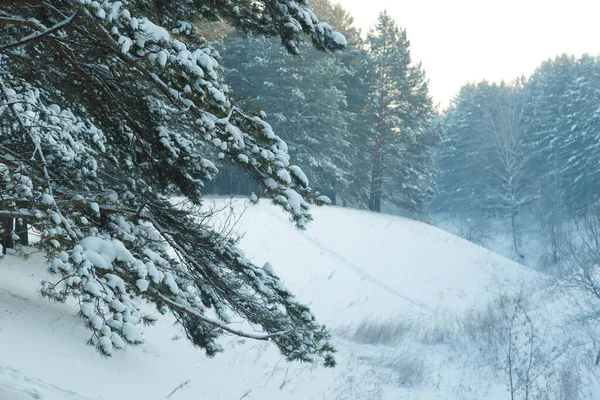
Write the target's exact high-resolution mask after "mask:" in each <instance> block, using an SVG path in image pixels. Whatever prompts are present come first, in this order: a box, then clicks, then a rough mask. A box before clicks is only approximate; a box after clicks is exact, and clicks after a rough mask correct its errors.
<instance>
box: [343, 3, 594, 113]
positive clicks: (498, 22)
mask: <svg viewBox="0 0 600 400" xmlns="http://www.w3.org/2000/svg"><path fill="white" fill-rule="evenodd" d="M337 1H338V2H339V3H340V4H341V5H342V6H343V7H344V8H345V9H347V10H348V11H349V12H350V13H351V14H352V16H353V17H354V21H355V24H356V26H357V27H359V28H361V29H362V31H363V34H364V33H366V31H367V29H368V28H369V27H370V26H372V25H373V24H374V23H375V21H376V19H377V14H378V13H379V11H381V10H383V9H386V10H387V11H388V12H389V13H390V14H391V15H392V17H393V18H394V19H395V20H396V22H397V23H398V25H399V26H401V27H404V28H406V31H407V34H408V39H409V40H410V43H411V45H410V48H411V53H412V57H413V61H419V60H420V61H422V62H423V66H424V68H425V71H426V73H427V77H428V78H429V81H430V92H431V94H432V96H433V98H434V100H435V101H436V102H439V103H441V104H442V105H443V106H445V105H447V103H448V101H449V100H450V99H451V98H452V97H454V95H455V94H456V92H457V91H458V90H459V89H460V87H461V86H462V85H463V84H465V83H467V82H472V81H479V80H482V79H488V80H491V81H500V80H502V79H504V80H508V81H510V80H512V79H514V78H516V77H518V76H520V75H522V74H526V75H529V74H531V73H532V72H533V71H534V70H535V68H536V67H537V66H538V65H539V64H540V63H541V62H542V61H544V60H547V59H548V58H554V56H556V55H559V54H561V53H568V54H574V55H576V56H579V55H581V54H583V53H591V54H599V53H600V1H598V0H545V1H542V0H502V1H498V0H496V1H494V2H492V1H489V0H488V1H486V0H337Z"/></svg>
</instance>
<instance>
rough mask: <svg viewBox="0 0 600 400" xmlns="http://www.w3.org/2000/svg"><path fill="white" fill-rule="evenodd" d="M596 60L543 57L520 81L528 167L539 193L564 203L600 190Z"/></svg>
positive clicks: (599, 65) (588, 198)
mask: <svg viewBox="0 0 600 400" xmlns="http://www.w3.org/2000/svg"><path fill="white" fill-rule="evenodd" d="M599 85H600V61H599V59H598V57H594V56H588V55H585V56H583V57H581V58H579V59H576V58H574V57H571V56H567V55H562V56H560V57H557V58H556V59H554V60H549V61H547V62H545V63H543V64H542V65H541V66H540V67H539V68H538V69H537V70H536V71H535V73H534V74H533V75H532V77H531V79H530V80H529V82H528V83H527V85H526V86H525V90H526V92H525V95H526V99H525V104H526V107H525V110H524V118H525V121H526V129H527V144H528V151H530V152H531V154H532V156H533V158H532V163H531V168H532V169H535V173H536V175H538V176H539V180H540V189H541V190H542V193H541V195H542V196H543V197H545V198H550V197H551V196H554V195H557V196H558V199H559V201H560V203H561V204H563V207H562V208H563V209H566V210H568V211H569V212H571V211H576V210H578V209H581V208H582V207H584V206H585V205H586V204H589V203H594V202H597V201H598V199H599V195H600V192H599V191H598V187H599V185H600V173H599V171H600V147H599V146H598V143H599V140H600V137H599V133H598V132H599V129H600V112H599V109H598V105H599V104H600V93H599V92H598V87H600V86H599Z"/></svg>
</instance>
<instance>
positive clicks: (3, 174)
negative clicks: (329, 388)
mask: <svg viewBox="0 0 600 400" xmlns="http://www.w3.org/2000/svg"><path fill="white" fill-rule="evenodd" d="M218 19H223V20H225V21H227V23H228V24H230V25H231V26H233V27H235V28H236V29H238V30H241V31H244V32H252V33H253V34H255V35H265V36H269V37H273V36H278V37H279V38H280V40H281V42H282V44H283V46H284V47H285V48H286V49H287V50H288V51H289V52H291V53H297V52H298V51H299V49H300V42H301V39H302V35H303V34H306V35H308V36H310V39H311V41H312V43H313V45H314V46H315V47H316V48H318V49H320V50H334V49H339V48H342V47H343V46H344V43H345V39H344V37H343V35H341V34H340V33H337V32H335V31H333V29H332V28H331V27H330V26H329V25H327V24H325V23H323V22H319V21H318V19H317V17H316V16H315V15H314V14H313V13H312V12H311V11H310V10H309V9H308V8H307V7H306V5H305V2H303V1H294V0H252V1H250V0H233V1H227V2H221V1H203V2H189V1H163V0H158V1H154V0H153V1H150V0H136V1H133V0H123V1H109V0H106V1H90V0H56V1H55V0H52V1H50V0H35V1H27V2H24V1H20V0H7V1H4V2H2V9H1V10H0V25H2V35H0V216H3V217H10V218H19V219H22V220H24V221H26V222H27V223H28V224H30V225H32V226H33V227H34V228H35V229H36V230H37V231H38V232H39V233H40V235H41V242H40V244H39V246H40V247H41V248H42V249H43V250H44V251H45V252H46V253H47V255H48V265H49V270H50V272H51V273H52V274H53V275H54V276H55V279H53V280H51V281H47V282H43V283H42V290H41V291H42V294H43V295H44V296H46V297H49V298H51V299H53V300H57V301H64V300H66V299H68V298H75V299H76V300H77V302H78V304H79V306H80V310H81V315H82V318H83V319H84V321H85V323H86V324H87V326H88V327H89V328H90V330H91V331H92V337H91V340H90V341H91V343H93V344H94V345H96V346H97V347H98V349H99V350H100V351H101V352H102V353H104V354H106V355H110V354H112V353H113V352H114V351H115V349H121V348H123V347H124V346H125V345H126V344H136V343H139V342H140V341H141V339H142V336H141V333H140V329H141V326H142V323H144V322H152V321H154V319H155V316H153V315H148V314H146V313H145V312H143V311H142V310H143V308H144V307H142V303H143V302H144V301H146V302H151V303H154V304H155V305H156V307H157V310H158V311H159V312H161V313H167V312H169V313H172V314H173V315H174V316H175V318H176V319H177V320H178V321H179V323H181V325H182V326H183V327H184V328H185V331H186V333H187V335H188V337H189V339H190V340H191V341H192V342H193V343H194V344H195V345H198V346H200V347H201V348H203V349H205V350H206V352H207V354H209V355H213V354H215V353H216V352H218V351H220V350H221V348H220V346H219V344H218V338H219V337H220V336H222V335H223V334H225V333H229V334H234V335H239V336H243V337H247V338H252V339H259V340H271V341H273V342H274V343H275V344H276V345H277V346H278V347H279V349H280V350H281V352H282V353H283V354H284V355H285V357H286V358H287V359H288V360H301V361H313V360H317V359H321V360H324V362H325V363H326V364H327V365H332V364H333V362H334V361H333V357H332V354H333V351H334V350H333V348H332V346H331V345H330V343H329V342H328V338H329V333H328V331H327V330H326V329H325V327H324V326H322V325H320V324H319V323H317V322H316V321H315V318H314V316H313V315H312V314H311V312H310V310H309V309H308V308H307V307H306V306H305V305H302V304H300V303H299V302H298V301H297V300H296V299H295V298H294V296H293V295H292V294H291V293H290V292H289V291H288V290H287V289H286V288H285V287H284V286H283V285H282V283H281V281H280V280H279V279H278V278H277V277H276V276H275V275H274V274H273V272H272V270H271V269H268V268H266V269H263V268H260V267H257V266H255V265H253V264H252V263H251V262H250V261H249V260H248V259H247V258H246V257H245V256H244V255H243V253H242V252H241V250H240V249H238V248H237V247H236V246H235V242H234V240H233V239H232V238H230V237H227V236H223V235H221V234H220V233H219V232H217V231H215V230H214V228H212V226H213V224H211V222H210V218H211V215H210V213H209V212H207V211H206V210H205V209H203V208H201V204H202V193H203V187H204V183H205V182H206V181H207V180H210V179H211V178H212V177H213V176H214V175H215V174H217V172H218V171H217V169H216V167H215V164H214V158H218V159H229V160H231V162H233V163H235V164H236V165H237V166H239V168H240V169H241V170H243V171H244V172H245V173H247V174H249V175H251V176H252V177H253V178H254V179H255V180H256V181H257V182H258V183H259V184H260V185H261V187H262V188H264V193H263V194H264V196H267V197H270V198H271V199H272V200H273V202H274V203H276V204H278V205H279V206H281V207H283V208H284V209H285V210H286V211H287V212H288V213H289V215H290V218H291V219H292V220H293V221H294V222H295V223H296V224H297V225H298V226H299V227H300V228H302V227H304V226H305V225H306V223H307V222H309V221H310V219H311V216H310V213H309V204H311V203H316V204H322V203H324V202H326V201H327V199H326V198H324V197H318V196H315V195H314V194H313V191H312V189H311V188H310V187H309V184H308V181H307V179H306V177H305V175H304V173H303V172H302V171H301V169H300V168H299V167H297V166H296V165H294V164H293V163H292V160H291V159H290V156H289V153H288V148H287V145H286V144H285V142H284V141H283V140H282V139H280V137H279V136H278V135H277V134H276V132H274V131H273V129H272V128H271V126H270V125H269V124H268V123H266V122H265V121H264V118H263V115H262V114H260V113H252V112H251V111H247V110H244V109H242V108H240V107H238V106H235V105H233V104H232V103H231V101H230V98H229V88H228V87H227V85H225V84H224V83H223V80H222V78H221V76H220V73H219V61H218V60H219V55H218V53H217V52H216V51H215V50H214V49H213V48H211V46H209V45H208V44H207V43H206V41H205V40H204V39H203V38H202V37H200V36H198V35H197V34H196V32H195V29H194V26H195V25H197V24H202V23H203V22H204V21H211V20H218ZM213 157H214V158H213ZM175 191H177V192H178V193H181V194H183V196H184V198H185V201H184V202H182V203H180V204H173V202H172V201H171V199H170V196H171V195H172V194H173V193H174V192H175ZM233 318H235V319H238V320H239V319H240V318H241V319H243V320H245V321H246V322H247V326H248V327H253V328H254V329H250V330H245V331H244V330H240V329H237V328H233V327H231V325H230V324H229V323H230V322H231V321H232V319H233Z"/></svg>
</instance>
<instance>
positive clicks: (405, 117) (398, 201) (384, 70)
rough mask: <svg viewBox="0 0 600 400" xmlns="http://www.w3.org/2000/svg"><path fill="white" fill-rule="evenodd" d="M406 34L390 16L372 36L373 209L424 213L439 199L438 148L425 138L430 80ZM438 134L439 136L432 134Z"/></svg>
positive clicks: (369, 37)
mask: <svg viewBox="0 0 600 400" xmlns="http://www.w3.org/2000/svg"><path fill="white" fill-rule="evenodd" d="M409 46H410V43H409V41H408V38H407V34H406V30H404V29H401V28H399V27H398V26H397V25H396V23H395V21H394V20H393V19H392V18H391V17H390V15H389V14H387V13H386V12H385V11H384V12H382V13H380V14H379V17H378V20H377V23H376V24H375V27H374V28H373V29H372V30H371V31H370V32H369V34H368V35H367V50H368V54H369V59H370V66H369V74H370V76H371V93H372V98H371V102H370V105H369V109H368V115H370V116H371V118H370V125H371V132H372V138H373V150H372V151H373V156H372V167H371V168H372V173H371V189H370V201H369V208H370V209H371V210H373V211H380V210H381V204H382V203H384V202H387V203H391V204H394V205H397V206H399V207H401V208H403V209H405V210H409V211H416V212H422V211H424V210H425V209H426V206H427V203H428V201H429V200H430V199H431V197H432V196H433V194H434V190H433V187H432V177H433V165H434V163H433V144H435V142H436V140H435V137H432V136H429V135H424V134H423V133H424V132H425V131H426V128H427V126H428V123H429V122H430V120H431V118H432V116H433V105H432V100H431V98H430V96H429V93H428V85H427V80H426V78H425V73H424V71H423V68H422V67H421V65H420V64H413V63H412V61H411V56H410V50H409ZM431 132H434V131H431Z"/></svg>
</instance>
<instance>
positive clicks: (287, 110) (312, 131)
mask: <svg viewBox="0 0 600 400" xmlns="http://www.w3.org/2000/svg"><path fill="white" fill-rule="evenodd" d="M223 48H224V50H223V52H222V53H223V54H224V55H223V65H224V66H231V68H230V69H229V72H228V74H227V81H228V82H230V84H231V86H232V87H233V88H235V90H236V91H235V95H239V96H240V97H242V98H246V99H248V102H249V103H250V104H251V105H252V106H253V107H257V106H259V105H260V107H261V109H262V110H263V111H264V112H266V114H267V115H268V116H269V123H270V124H271V126H272V127H273V129H274V131H275V132H276V133H277V134H278V135H279V136H280V137H282V138H283V139H284V140H285V142H286V143H287V144H288V146H289V151H290V154H291V156H292V157H293V158H294V159H295V160H296V162H297V163H298V164H299V165H300V166H301V167H302V169H303V171H304V172H305V173H306V175H307V176H308V179H309V180H310V182H311V183H312V185H313V187H314V188H315V189H317V190H319V191H320V192H322V193H324V194H326V195H328V196H329V197H331V198H332V199H335V195H336V193H340V194H345V192H346V190H345V189H346V188H347V187H348V182H349V181H350V180H351V179H352V177H353V176H352V160H351V159H350V158H349V157H348V155H349V153H350V151H349V148H350V146H351V144H352V138H350V137H349V131H348V120H349V117H350V114H349V113H348V112H347V111H346V98H345V94H344V92H343V91H342V90H341V89H340V86H341V81H340V75H341V74H340V70H341V68H340V66H339V64H338V63H337V61H336V58H335V57H333V56H329V55H328V56H325V57H324V56H323V55H322V54H318V53H317V52H316V51H315V50H312V49H309V48H305V49H302V51H301V54H300V55H298V56H295V55H290V54H289V53H288V52H286V51H285V50H284V49H282V48H281V46H280V45H279V44H278V43H277V42H276V41H275V40H273V39H268V38H264V37H251V38H243V37H240V36H238V35H230V36H229V37H228V38H227V39H225V40H224V42H223Z"/></svg>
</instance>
